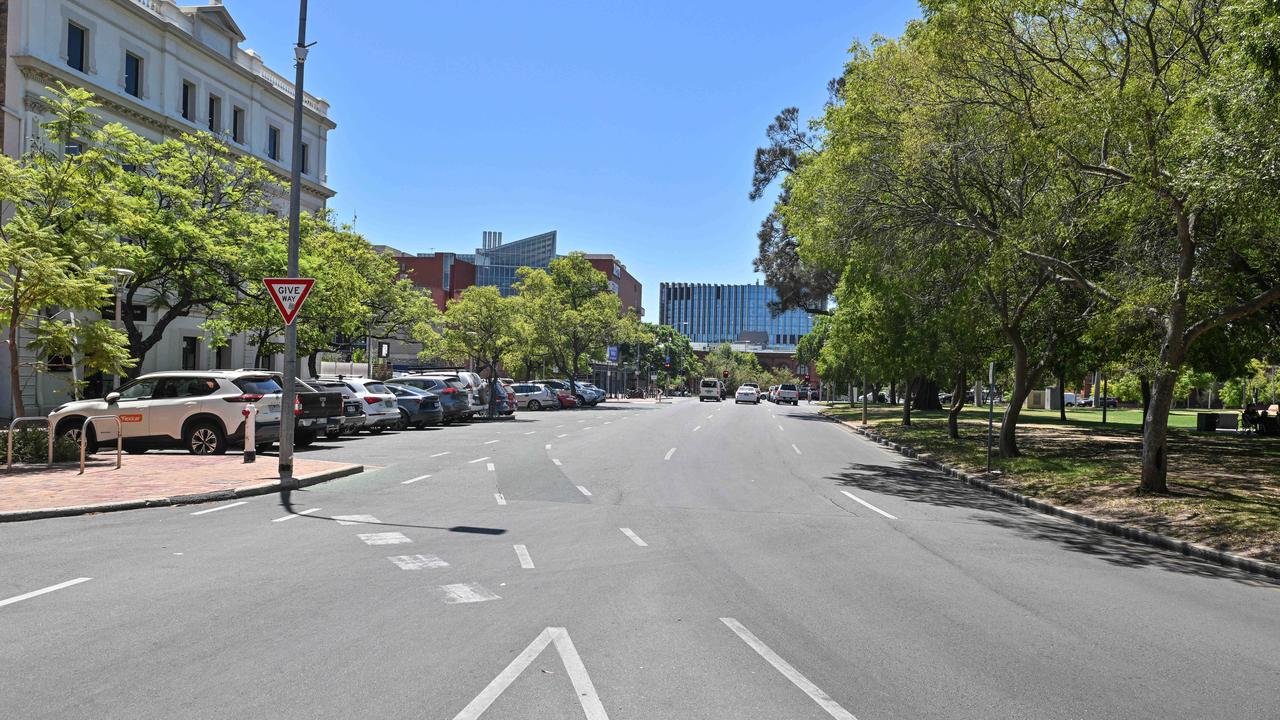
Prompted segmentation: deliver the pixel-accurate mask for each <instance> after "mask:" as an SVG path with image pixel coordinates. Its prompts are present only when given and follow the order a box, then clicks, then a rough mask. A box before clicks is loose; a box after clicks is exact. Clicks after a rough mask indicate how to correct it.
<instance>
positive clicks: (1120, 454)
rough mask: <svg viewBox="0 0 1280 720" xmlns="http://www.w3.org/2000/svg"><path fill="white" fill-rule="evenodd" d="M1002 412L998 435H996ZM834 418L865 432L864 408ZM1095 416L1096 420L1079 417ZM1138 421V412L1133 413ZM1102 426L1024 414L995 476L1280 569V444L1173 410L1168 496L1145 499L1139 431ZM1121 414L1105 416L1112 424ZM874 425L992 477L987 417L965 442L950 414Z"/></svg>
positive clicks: (973, 423) (873, 418) (969, 418)
mask: <svg viewBox="0 0 1280 720" xmlns="http://www.w3.org/2000/svg"><path fill="white" fill-rule="evenodd" d="M999 410H1000V409H999V408H997V414H996V430H997V432H998V431H999V421H1000V416H999ZM824 412H825V413H826V414H828V415H830V416H832V417H835V418H837V419H840V420H842V421H845V422H848V423H850V424H852V425H859V424H861V422H862V408H861V407H857V408H854V409H853V410H852V411H850V409H849V408H848V406H843V407H828V408H826V409H825V410H824ZM1094 412H1097V415H1098V418H1097V420H1093V419H1092V418H1088V417H1078V415H1079V414H1080V413H1094ZM1128 412H1131V413H1134V414H1135V416H1136V414H1137V411H1128ZM1120 413H1121V415H1120V417H1119V418H1116V420H1117V422H1115V423H1111V422H1109V423H1108V424H1107V425H1102V424H1101V422H1098V421H1100V420H1101V415H1102V413H1101V411H1093V410H1087V409H1082V410H1078V411H1076V412H1075V413H1073V412H1071V411H1068V413H1067V416H1068V420H1067V421H1066V422H1063V421H1062V420H1061V419H1059V417H1058V413H1057V411H1044V410H1031V411H1024V412H1023V414H1022V418H1021V420H1020V421H1019V427H1018V434H1019V438H1018V445H1019V448H1020V449H1021V450H1022V455H1021V456H1020V457H1017V458H1009V459H1001V458H999V457H996V458H995V459H994V460H993V468H994V469H996V470H998V471H999V474H998V475H996V476H995V477H994V478H993V481H994V482H997V483H999V484H1000V485H1003V486H1005V487H1008V488H1009V489H1012V490H1015V491H1017V492H1020V493H1022V494H1024V495H1028V496H1031V497H1035V498H1038V499H1041V500H1045V501H1048V502H1051V503H1053V504H1055V505H1061V506H1064V507H1070V508H1072V509H1074V510H1079V511H1082V512H1086V513H1088V514H1091V515H1095V516H1101V517H1107V518H1110V519H1113V520H1117V521H1121V522H1124V523H1126V524H1129V525H1134V526H1137V527H1142V528H1145V529H1147V530H1152V531H1155V532H1160V533H1164V534H1167V535H1172V536H1174V537H1178V538H1181V539H1184V540H1189V541H1192V542H1197V543H1202V544H1204V545H1208V546H1211V547H1215V548H1220V549H1223V550H1228V551H1231V552H1235V553H1239V554H1241V555H1245V556H1247V557H1253V558H1257V559H1260V560H1266V561H1269V562H1280V439H1277V438H1270V437H1257V436H1252V435H1247V436H1246V435H1235V434H1228V433H1214V434H1210V433H1198V432H1195V431H1194V430H1188V429H1187V428H1186V425H1187V424H1189V425H1190V426H1191V427H1194V423H1195V413H1194V411H1191V412H1189V413H1188V412H1186V411H1179V412H1176V413H1175V414H1174V415H1173V416H1172V417H1171V418H1170V424H1171V425H1173V424H1174V422H1175V418H1177V423H1178V426H1175V427H1173V428H1171V430H1170V432H1169V446H1170V447H1169V489H1170V493H1169V494H1168V495H1138V494H1137V493H1136V490H1137V485H1138V475H1139V469H1140V453H1141V449H1142V436H1141V426H1140V424H1138V422H1134V423H1128V422H1123V420H1124V419H1126V418H1125V417H1124V413H1125V411H1124V410H1121V411H1120ZM1115 414H1116V413H1115V411H1111V412H1109V413H1108V420H1111V419H1112V417H1111V416H1113V415H1115ZM868 415H869V417H868V421H869V424H871V425H873V426H874V430H875V431H876V432H878V433H879V434H881V435H883V436H885V437H887V438H888V439H890V440H893V441H895V442H898V443H901V444H904V445H907V446H910V447H913V448H915V449H916V450H918V451H919V452H922V453H929V454H930V455H932V456H934V457H936V458H937V459H938V460H940V461H942V462H945V463H947V464H948V465H951V466H953V467H957V468H959V469H962V470H965V471H966V472H975V473H981V472H983V471H985V469H986V441H987V414H986V409H985V408H983V409H982V411H981V412H978V411H977V409H976V408H975V409H972V410H970V409H966V411H965V412H963V413H962V414H961V422H960V435H961V437H960V439H959V440H952V439H950V438H949V437H947V428H946V413H945V412H938V411H928V412H913V413H912V425H911V427H904V426H903V425H902V424H901V418H902V409H901V407H892V406H888V407H879V408H876V407H872V408H870V409H869V413H868Z"/></svg>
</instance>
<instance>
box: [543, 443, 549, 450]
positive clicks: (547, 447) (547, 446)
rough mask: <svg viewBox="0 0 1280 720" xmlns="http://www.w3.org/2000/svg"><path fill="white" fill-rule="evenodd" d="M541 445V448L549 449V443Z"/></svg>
mask: <svg viewBox="0 0 1280 720" xmlns="http://www.w3.org/2000/svg"><path fill="white" fill-rule="evenodd" d="M542 447H543V449H546V450H550V449H551V443H547V444H546V445H543V446H542Z"/></svg>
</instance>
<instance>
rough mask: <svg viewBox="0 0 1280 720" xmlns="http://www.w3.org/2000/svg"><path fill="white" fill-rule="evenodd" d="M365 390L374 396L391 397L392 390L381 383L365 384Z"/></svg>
mask: <svg viewBox="0 0 1280 720" xmlns="http://www.w3.org/2000/svg"><path fill="white" fill-rule="evenodd" d="M364 389H365V391H366V392H369V393H373V394H374V395H390V394H391V390H390V389H389V388H387V386H386V385H383V384H382V383H380V382H371V383H365V384H364Z"/></svg>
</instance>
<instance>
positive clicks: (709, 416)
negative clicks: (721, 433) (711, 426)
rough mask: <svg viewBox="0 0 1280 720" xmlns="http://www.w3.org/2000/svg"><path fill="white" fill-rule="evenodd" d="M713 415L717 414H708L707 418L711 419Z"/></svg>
mask: <svg viewBox="0 0 1280 720" xmlns="http://www.w3.org/2000/svg"><path fill="white" fill-rule="evenodd" d="M713 417H715V415H708V416H707V419H708V420H710V419H711V418H713Z"/></svg>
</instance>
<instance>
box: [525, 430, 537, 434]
mask: <svg viewBox="0 0 1280 720" xmlns="http://www.w3.org/2000/svg"><path fill="white" fill-rule="evenodd" d="M536 432H538V431H537V430H530V431H529V432H527V433H525V435H532V434H534V433H536Z"/></svg>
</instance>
